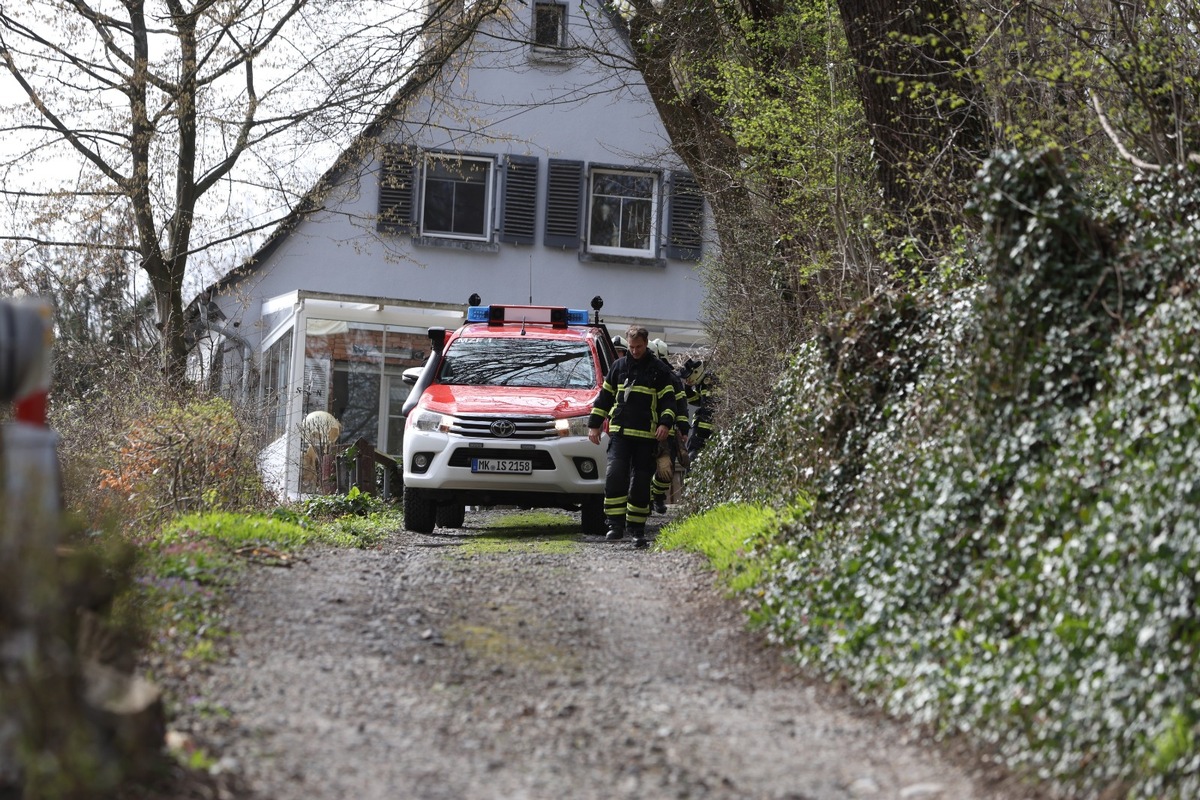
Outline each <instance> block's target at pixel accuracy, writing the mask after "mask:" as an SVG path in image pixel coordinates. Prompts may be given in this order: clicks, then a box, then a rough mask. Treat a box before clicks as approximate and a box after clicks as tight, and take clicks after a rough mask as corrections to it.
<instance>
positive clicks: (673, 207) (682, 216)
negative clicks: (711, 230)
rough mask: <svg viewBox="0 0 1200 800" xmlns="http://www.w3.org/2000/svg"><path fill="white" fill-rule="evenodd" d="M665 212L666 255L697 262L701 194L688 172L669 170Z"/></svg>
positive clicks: (701, 221)
mask: <svg viewBox="0 0 1200 800" xmlns="http://www.w3.org/2000/svg"><path fill="white" fill-rule="evenodd" d="M667 212H668V217H667V258H674V259H678V260H680V261H698V260H699V259H700V251H701V248H702V245H703V244H704V195H702V194H701V193H700V186H699V185H698V184H697V183H696V179H695V178H693V177H692V176H691V175H690V174H688V173H686V172H672V173H671V197H670V203H669V205H668V208H667Z"/></svg>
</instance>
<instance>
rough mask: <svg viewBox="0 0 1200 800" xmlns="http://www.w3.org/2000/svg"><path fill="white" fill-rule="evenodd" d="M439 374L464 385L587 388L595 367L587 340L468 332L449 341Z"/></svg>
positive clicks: (444, 380) (441, 379)
mask: <svg viewBox="0 0 1200 800" xmlns="http://www.w3.org/2000/svg"><path fill="white" fill-rule="evenodd" d="M437 379H438V381H439V382H440V383H450V384H457V385H462V386H527V387H533V388H567V389H590V388H592V387H594V386H595V385H596V369H595V364H594V362H593V360H592V350H591V348H590V347H589V346H588V344H587V342H579V341H570V340H560V339H537V338H533V337H530V338H526V339H516V338H513V337H508V336H506V337H498V338H487V337H475V336H471V337H463V338H459V339H455V340H454V342H453V343H452V344H451V345H450V347H449V348H448V349H447V351H446V356H445V358H444V359H442V366H441V370H440V371H439V373H438V377H437Z"/></svg>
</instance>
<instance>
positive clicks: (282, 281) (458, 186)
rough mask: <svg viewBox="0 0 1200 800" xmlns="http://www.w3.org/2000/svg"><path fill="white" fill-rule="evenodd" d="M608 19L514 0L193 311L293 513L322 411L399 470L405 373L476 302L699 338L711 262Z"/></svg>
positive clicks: (707, 235)
mask: <svg viewBox="0 0 1200 800" xmlns="http://www.w3.org/2000/svg"><path fill="white" fill-rule="evenodd" d="M608 13H609V12H607V11H606V10H604V9H603V7H602V6H601V5H600V4H598V3H596V2H594V0H584V2H583V3H582V4H580V3H578V2H575V3H570V4H568V3H565V2H556V1H555V0H535V2H532V3H528V4H526V3H521V2H516V1H515V0H512V2H510V3H509V5H508V6H507V8H506V9H505V13H504V14H502V15H500V16H499V17H497V18H495V19H492V20H490V21H488V22H487V23H485V24H484V26H483V27H482V28H481V29H480V31H479V32H478V33H476V35H475V36H474V38H473V39H472V40H471V42H470V43H469V44H468V46H467V47H466V48H465V50H464V51H462V52H461V53H460V54H459V55H457V56H456V57H454V59H453V60H452V61H451V62H450V63H449V64H448V65H446V66H445V67H443V68H442V69H441V70H440V72H439V73H438V74H437V75H436V77H435V78H434V79H433V80H431V81H430V82H429V83H427V84H426V85H425V86H424V87H423V88H422V89H421V90H420V91H419V92H418V93H417V94H416V95H415V96H413V97H411V98H409V99H407V100H405V101H403V102H398V103H397V104H396V105H395V106H394V107H393V108H391V109H389V110H388V111H387V113H385V114H384V115H383V116H382V117H381V118H380V119H379V120H378V121H377V122H376V123H375V124H374V125H373V126H372V127H371V129H369V130H367V131H365V132H364V134H363V135H362V137H361V138H360V141H359V142H358V145H357V146H356V147H355V148H353V149H352V150H351V151H349V152H348V153H347V154H345V155H344V156H343V158H342V159H341V160H340V161H339V163H338V165H337V166H335V167H334V168H333V169H332V170H331V171H330V173H329V174H328V175H326V177H325V180H324V183H323V185H322V186H321V187H320V189H319V200H318V199H316V198H317V192H318V190H314V197H313V198H310V200H311V202H309V203H308V204H306V205H305V206H304V207H302V208H300V209H297V210H296V212H295V213H294V214H293V215H292V217H291V218H290V219H289V220H288V221H287V222H286V223H285V224H284V225H283V226H281V227H280V229H279V230H278V231H276V232H275V234H274V235H273V236H272V238H271V239H270V240H269V241H268V242H267V243H266V244H265V245H264V246H263V247H262V248H261V249H260V250H259V251H258V253H256V254H255V256H254V257H253V259H251V261H250V262H249V263H247V264H246V265H243V266H241V267H239V268H238V269H235V270H233V271H232V272H230V273H229V274H228V275H226V276H225V277H224V278H223V279H221V280H220V281H219V282H218V283H217V284H215V285H214V286H213V287H210V289H209V290H208V291H206V292H205V293H203V294H202V295H201V297H200V298H198V299H197V301H196V302H194V303H193V304H192V306H191V308H190V311H191V313H192V315H193V325H194V328H193V329H194V332H195V336H196V340H197V347H196V349H195V351H194V353H195V358H194V362H195V365H196V366H197V368H199V369H202V370H205V371H207V370H212V371H213V377H214V379H222V380H223V382H224V384H225V385H226V386H227V387H230V388H232V389H233V390H234V391H235V392H237V393H240V394H241V395H242V396H243V397H245V398H247V399H252V400H253V399H258V400H261V401H262V402H263V403H264V404H265V406H266V408H267V409H268V417H269V419H268V425H269V434H270V438H271V439H272V440H273V444H272V445H271V446H270V447H268V449H267V451H265V454H264V465H265V466H268V467H269V468H270V470H271V474H272V475H273V476H274V478H273V479H274V481H275V482H277V484H278V486H279V488H280V489H282V490H284V491H285V492H286V493H287V494H289V495H295V494H297V493H299V492H301V491H303V490H305V489H306V488H307V486H306V485H305V484H304V483H303V482H302V481H303V479H302V476H301V474H300V469H299V466H298V465H299V464H300V461H301V448H302V443H301V440H300V439H301V437H300V423H301V421H302V420H303V419H304V417H305V416H306V415H307V414H309V413H310V412H312V411H315V410H324V411H329V412H331V413H332V414H334V416H335V417H336V418H337V419H338V421H339V422H340V423H341V426H342V433H341V441H342V442H352V441H354V440H356V439H357V438H359V437H360V436H365V437H366V438H367V439H368V440H370V441H372V442H375V443H376V447H377V448H378V449H379V450H380V451H383V452H388V453H395V454H398V453H399V450H400V448H399V442H400V433H401V430H400V429H401V416H400V407H401V404H402V403H403V401H404V399H405V397H406V395H407V386H406V385H405V384H404V383H403V382H402V381H401V379H400V376H401V372H402V371H403V370H404V369H405V368H407V367H410V366H415V365H419V364H421V363H422V362H423V360H424V358H425V356H426V351H427V350H428V339H427V335H426V332H427V330H428V328H430V327H433V326H440V327H445V328H448V329H453V328H455V327H457V326H458V325H459V324H461V322H462V321H463V318H464V314H465V309H466V306H467V301H468V297H470V296H471V295H472V294H478V295H479V296H480V297H481V298H482V300H483V302H484V303H489V302H495V303H532V304H537V305H563V306H568V307H574V308H588V307H589V303H590V301H591V299H592V298H593V297H594V296H597V295H599V296H601V297H602V298H603V300H604V305H603V310H602V312H601V317H602V318H603V319H604V321H605V322H607V323H608V325H609V328H610V330H611V331H612V332H613V333H619V332H621V331H623V330H624V329H625V327H627V325H628V324H630V323H632V322H638V323H642V324H644V325H645V326H646V327H647V328H648V329H649V330H650V331H651V337H652V338H653V337H661V338H663V339H665V340H666V341H667V342H668V343H670V344H672V345H674V346H676V347H689V346H693V345H696V344H698V343H700V342H701V341H702V339H703V335H704V334H703V326H702V324H701V322H700V316H701V308H702V304H703V301H704V295H705V292H704V286H703V284H702V280H701V276H700V273H699V270H698V265H699V263H700V261H701V259H702V257H703V256H704V255H705V254H706V252H707V251H708V250H709V249H710V248H711V246H712V238H711V230H712V226H711V220H710V219H709V215H708V213H707V210H706V208H705V205H704V202H703V200H702V198H701V196H700V194H699V192H698V191H697V187H696V184H695V181H694V180H693V179H692V178H691V176H690V175H689V174H688V173H687V172H686V171H685V169H684V167H683V164H682V162H681V161H680V160H679V158H678V157H677V156H675V154H674V153H673V152H672V150H671V147H670V142H669V140H668V137H667V135H666V133H665V131H664V129H663V126H662V123H661V121H660V119H659V116H658V114H657V112H656V110H655V108H654V105H653V103H652V102H651V100H650V98H649V95H648V93H647V91H646V88H645V86H644V84H643V83H642V82H641V79H640V75H638V73H636V72H634V71H631V70H626V71H618V70H617V69H615V68H614V67H612V66H608V65H605V64H602V63H600V62H599V61H598V60H597V59H595V58H592V57H589V56H588V55H587V51H588V50H602V51H607V52H618V53H619V52H622V50H621V48H624V52H628V44H627V43H626V41H625V39H624V38H623V36H622V35H621V34H620V32H619V26H617V25H613V24H612V20H611V18H610V17H609V16H608Z"/></svg>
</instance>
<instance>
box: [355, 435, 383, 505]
mask: <svg viewBox="0 0 1200 800" xmlns="http://www.w3.org/2000/svg"><path fill="white" fill-rule="evenodd" d="M354 473H355V474H354V482H355V485H356V486H358V490H359V491H360V492H364V493H366V494H370V495H375V494H378V493H379V489H378V487H377V486H376V485H375V446H374V445H372V444H371V443H370V442H368V441H367V440H366V439H363V438H360V439H359V440H358V441H357V442H355V443H354Z"/></svg>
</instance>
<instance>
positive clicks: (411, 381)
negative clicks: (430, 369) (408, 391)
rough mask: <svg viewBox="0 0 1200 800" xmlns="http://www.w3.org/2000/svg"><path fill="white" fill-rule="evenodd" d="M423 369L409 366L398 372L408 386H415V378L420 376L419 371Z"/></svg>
mask: <svg viewBox="0 0 1200 800" xmlns="http://www.w3.org/2000/svg"><path fill="white" fill-rule="evenodd" d="M424 371H425V368H424V367H409V368H408V369H406V370H404V372H402V373H401V374H400V380H402V381H404V382H405V383H406V384H408V385H409V386H416V385H417V378H420V377H421V373H422V372H424Z"/></svg>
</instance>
